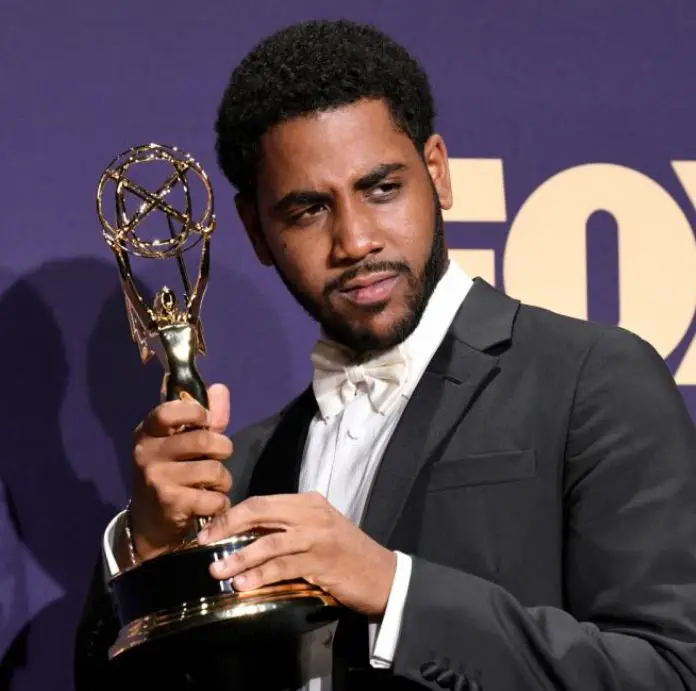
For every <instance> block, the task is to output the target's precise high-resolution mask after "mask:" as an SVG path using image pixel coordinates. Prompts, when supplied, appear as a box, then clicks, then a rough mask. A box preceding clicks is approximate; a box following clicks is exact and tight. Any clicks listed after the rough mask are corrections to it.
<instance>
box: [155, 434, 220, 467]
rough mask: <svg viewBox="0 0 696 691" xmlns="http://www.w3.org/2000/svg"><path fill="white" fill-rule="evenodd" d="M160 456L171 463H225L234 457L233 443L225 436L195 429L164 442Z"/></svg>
mask: <svg viewBox="0 0 696 691" xmlns="http://www.w3.org/2000/svg"><path fill="white" fill-rule="evenodd" d="M158 454H159V456H160V458H162V459H164V460H170V461H190V460H194V459H202V458H211V459H214V460H217V461H224V460H226V459H228V458H229V457H230V456H231V455H232V442H231V441H230V439H229V437H226V436H225V435H224V434H217V433H216V432H211V431H210V430H207V429H193V430H189V431H188V432H181V433H180V434H176V435H174V436H171V437H168V438H167V439H164V440H162V443H161V444H160V445H159V449H158Z"/></svg>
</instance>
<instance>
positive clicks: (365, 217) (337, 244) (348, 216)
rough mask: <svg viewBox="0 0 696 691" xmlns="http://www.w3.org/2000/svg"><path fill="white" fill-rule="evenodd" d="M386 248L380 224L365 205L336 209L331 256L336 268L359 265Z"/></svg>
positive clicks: (351, 205) (355, 203) (345, 205)
mask: <svg viewBox="0 0 696 691" xmlns="http://www.w3.org/2000/svg"><path fill="white" fill-rule="evenodd" d="M383 248H384V241H383V233H382V232H381V229H380V227H379V223H378V222H377V220H376V219H375V218H374V217H373V215H372V214H371V213H370V211H369V208H367V207H366V205H365V204H361V203H360V202H350V203H346V204H343V205H340V208H337V209H336V212H335V215H334V223H333V245H332V253H331V254H332V259H333V261H334V263H335V264H336V265H344V264H354V263H357V262H359V261H361V260H362V259H364V258H365V257H367V256H368V255H370V254H376V253H378V252H380V251H381V250H382V249H383Z"/></svg>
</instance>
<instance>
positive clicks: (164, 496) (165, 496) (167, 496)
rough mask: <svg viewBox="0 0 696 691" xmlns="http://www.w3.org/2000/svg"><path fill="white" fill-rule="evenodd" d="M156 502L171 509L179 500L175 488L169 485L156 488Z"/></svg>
mask: <svg viewBox="0 0 696 691" xmlns="http://www.w3.org/2000/svg"><path fill="white" fill-rule="evenodd" d="M156 492H157V500H158V502H159V504H160V505H161V506H164V507H173V506H175V505H176V503H177V500H178V498H179V492H178V491H177V489H176V487H172V486H171V485H162V486H159V487H157V488H156Z"/></svg>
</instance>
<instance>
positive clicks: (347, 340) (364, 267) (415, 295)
mask: <svg viewBox="0 0 696 691" xmlns="http://www.w3.org/2000/svg"><path fill="white" fill-rule="evenodd" d="M433 199H434V205H435V206H434V215H433V224H432V225H433V233H432V237H433V240H432V244H431V247H430V253H429V255H428V259H427V260H426V262H425V265H424V267H423V271H422V272H421V274H420V276H416V275H415V274H414V272H413V270H412V269H411V267H410V266H409V265H408V264H406V262H394V261H369V260H368V261H365V262H362V263H361V264H359V265H357V266H355V267H352V268H350V269H348V270H347V271H345V272H343V274H341V276H339V277H338V278H337V279H335V280H334V281H331V283H329V284H328V285H327V286H326V287H325V288H324V291H323V296H324V298H325V301H324V302H320V301H318V300H317V299H315V298H313V297H312V296H311V295H308V294H307V293H305V292H304V291H302V290H300V289H298V288H297V286H295V285H293V284H292V282H291V281H290V280H288V278H287V276H285V275H284V274H283V272H282V271H281V270H280V269H279V268H278V265H277V263H276V262H274V265H275V269H276V271H277V272H278V275H279V276H280V279H281V280H282V281H283V283H284V284H285V287H286V288H287V289H288V291H289V292H290V294H291V295H292V296H293V297H294V298H295V300H297V302H298V303H299V304H300V306H301V307H302V308H303V309H304V310H305V312H307V314H308V315H309V316H310V317H311V318H312V319H314V320H315V321H317V322H319V324H320V325H321V327H322V329H323V330H324V332H325V333H326V335H327V336H328V337H329V338H331V339H332V340H334V341H336V342H337V343H340V344H341V345H343V346H345V347H346V348H348V349H349V350H351V351H352V352H353V353H354V354H355V356H356V358H357V359H359V360H362V359H365V357H366V356H367V355H368V354H371V353H374V352H375V351H384V350H388V349H390V348H393V347H395V346H397V345H399V344H400V343H403V341H405V340H406V339H407V338H408V337H409V336H410V335H411V334H412V333H413V331H414V330H415V329H416V327H417V326H418V324H419V323H420V320H421V317H422V316H423V312H425V308H426V306H427V304H428V301H429V300H430V297H431V296H432V294H433V291H434V290H435V286H436V285H437V283H438V281H439V280H440V278H442V275H443V274H444V273H445V269H446V267H447V251H446V243H445V228H444V222H443V218H442V207H441V205H440V200H439V198H438V196H437V194H436V192H435V188H434V187H433ZM377 271H392V272H394V273H396V274H398V275H400V276H402V277H403V278H405V279H406V281H407V283H408V286H409V288H410V291H409V293H410V294H409V297H408V299H407V300H408V301H407V304H406V313H405V314H404V316H403V317H402V318H401V319H399V320H397V321H396V322H395V323H394V324H392V325H391V327H390V328H389V329H388V330H387V331H386V332H385V333H382V334H377V333H375V332H374V331H372V330H371V329H369V328H360V327H356V326H354V325H353V324H351V323H350V321H349V320H348V319H346V318H345V317H343V316H341V315H340V314H339V313H337V312H335V311H333V310H332V309H331V306H330V303H329V300H328V296H329V294H330V293H331V292H333V291H334V290H336V289H338V288H340V286H341V285H343V284H345V283H347V282H348V281H350V280H352V279H354V278H356V277H357V276H360V275H362V274H368V273H373V272H377ZM385 306H386V304H384V303H377V304H375V305H372V306H370V307H367V308H365V309H366V310H369V311H372V312H373V313H375V314H377V313H379V312H381V311H382V310H383V309H384V308H385Z"/></svg>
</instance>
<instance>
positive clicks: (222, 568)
mask: <svg viewBox="0 0 696 691" xmlns="http://www.w3.org/2000/svg"><path fill="white" fill-rule="evenodd" d="M309 546H310V544H309V540H308V539H307V537H306V535H305V533H303V532H302V531H297V530H293V531H290V532H288V531H279V532H276V533H271V534H270V535H264V536H263V537H260V538H258V539H256V540H254V542H252V543H251V544H250V545H248V546H247V547H245V548H244V549H241V550H239V551H238V552H234V553H232V554H230V555H229V556H227V557H225V559H223V560H221V561H217V562H215V563H214V564H212V565H211V568H212V569H213V570H212V571H211V573H212V574H213V575H214V577H215V578H232V577H233V576H237V575H238V574H240V573H243V572H244V571H249V570H250V569H253V568H256V567H257V566H261V565H262V564H264V563H266V562H267V561H270V560H271V559H277V558H278V557H282V556H287V555H289V554H299V553H302V552H306V551H307V550H308V549H309Z"/></svg>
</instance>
